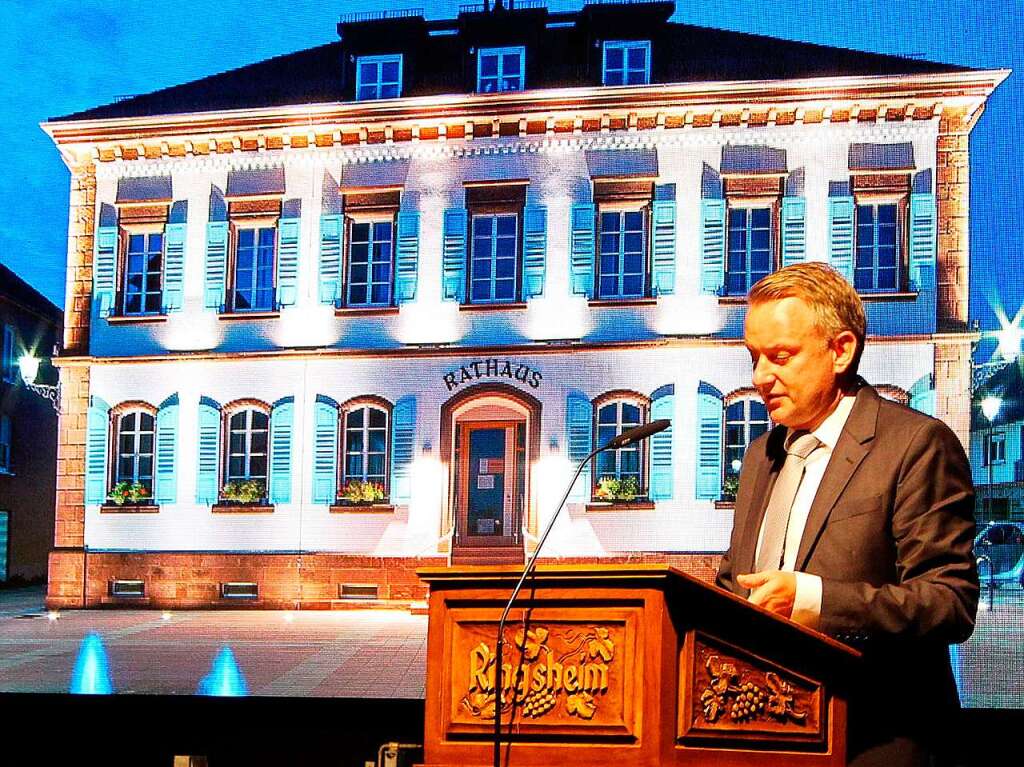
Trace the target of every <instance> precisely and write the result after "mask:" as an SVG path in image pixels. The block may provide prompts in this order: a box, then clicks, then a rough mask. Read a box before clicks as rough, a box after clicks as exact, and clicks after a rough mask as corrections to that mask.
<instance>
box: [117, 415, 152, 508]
mask: <svg viewBox="0 0 1024 767" xmlns="http://www.w3.org/2000/svg"><path fill="white" fill-rule="evenodd" d="M155 427H156V419H155V418H154V417H153V415H152V414H151V413H147V412H145V411H141V410H136V411H131V412H128V413H125V414H124V415H122V416H120V418H119V419H118V424H117V462H116V464H115V465H116V470H115V474H114V482H115V484H116V483H118V482H132V483H137V484H140V485H142V486H143V487H145V488H146V490H148V491H149V493H150V495H152V494H153V449H154V438H155V434H156V428H155Z"/></svg>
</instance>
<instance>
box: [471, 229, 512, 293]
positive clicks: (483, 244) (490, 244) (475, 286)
mask: <svg viewBox="0 0 1024 767" xmlns="http://www.w3.org/2000/svg"><path fill="white" fill-rule="evenodd" d="M472 231H473V239H472V250H471V254H470V261H471V265H470V290H469V300H470V303H474V304H493V303H507V302H513V301H515V300H516V292H517V291H516V281H517V280H516V273H517V271H518V269H517V264H518V261H519V247H518V243H519V217H518V216H517V215H516V214H515V213H505V214H483V215H475V216H473V224H472Z"/></svg>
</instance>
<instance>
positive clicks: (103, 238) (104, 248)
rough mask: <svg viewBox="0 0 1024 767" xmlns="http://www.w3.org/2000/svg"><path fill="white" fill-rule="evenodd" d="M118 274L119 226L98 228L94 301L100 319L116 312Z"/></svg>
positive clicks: (93, 268) (93, 282)
mask: <svg viewBox="0 0 1024 767" xmlns="http://www.w3.org/2000/svg"><path fill="white" fill-rule="evenodd" d="M116 273H117V224H116V223H115V224H114V225H113V226H98V227H96V253H95V256H94V261H93V267H92V294H93V301H95V302H96V304H97V306H99V312H100V317H109V316H110V313H111V312H112V311H113V310H114V294H115V292H116V290H117V288H116V287H115V284H114V283H115V282H116Z"/></svg>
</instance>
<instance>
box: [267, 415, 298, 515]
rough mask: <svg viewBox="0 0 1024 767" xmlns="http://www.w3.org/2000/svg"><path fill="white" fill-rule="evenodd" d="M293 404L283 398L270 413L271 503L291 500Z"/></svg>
mask: <svg viewBox="0 0 1024 767" xmlns="http://www.w3.org/2000/svg"><path fill="white" fill-rule="evenodd" d="M294 421H295V402H294V400H293V398H292V397H285V398H284V399H282V400H279V401H278V402H275V403H274V408H273V409H272V410H271V411H270V483H269V484H270V489H269V496H270V502H271V503H290V502H291V500H292V425H293V424H294Z"/></svg>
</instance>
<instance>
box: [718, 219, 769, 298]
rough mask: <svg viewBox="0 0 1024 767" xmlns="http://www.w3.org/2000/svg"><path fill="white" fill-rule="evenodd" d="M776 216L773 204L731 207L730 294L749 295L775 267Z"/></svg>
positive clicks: (727, 278)
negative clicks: (767, 205)
mask: <svg viewBox="0 0 1024 767" xmlns="http://www.w3.org/2000/svg"><path fill="white" fill-rule="evenodd" d="M773 217H774V216H773V211H772V208H771V207H766V208H760V207H759V208H729V221H728V223H729V240H728V248H729V251H728V256H727V259H726V265H725V292H726V295H730V296H742V295H746V294H747V292H748V291H749V290H750V288H751V286H752V285H753V284H754V283H755V282H757V281H758V280H759V279H761V278H762V277H767V276H768V274H769V272H771V271H772V265H773V262H774V253H773V248H772V242H773V240H774V236H773V234H774V227H773V226H772V219H773Z"/></svg>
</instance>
